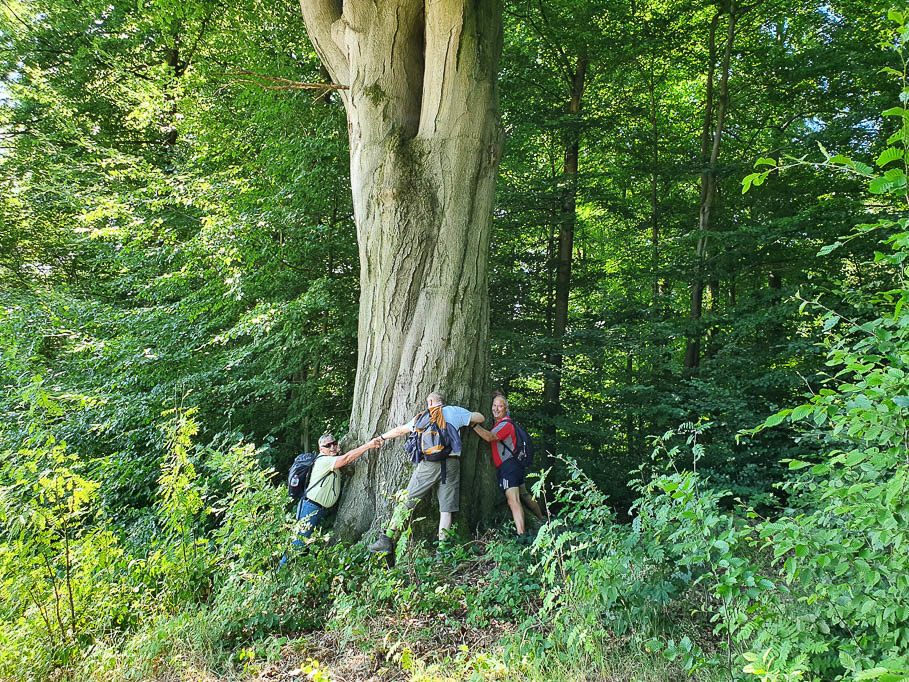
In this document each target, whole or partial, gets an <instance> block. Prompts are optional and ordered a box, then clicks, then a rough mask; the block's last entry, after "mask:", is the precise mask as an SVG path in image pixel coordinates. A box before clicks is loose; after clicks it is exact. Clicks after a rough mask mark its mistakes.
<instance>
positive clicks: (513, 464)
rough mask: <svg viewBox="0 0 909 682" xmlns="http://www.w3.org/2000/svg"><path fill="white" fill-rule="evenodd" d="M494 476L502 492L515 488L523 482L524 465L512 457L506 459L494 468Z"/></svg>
mask: <svg viewBox="0 0 909 682" xmlns="http://www.w3.org/2000/svg"><path fill="white" fill-rule="evenodd" d="M496 478H497V479H498V481H499V487H500V488H501V489H502V492H504V491H506V490H508V489H509V488H517V487H518V486H520V485H521V484H522V483H523V482H524V467H522V466H521V465H520V464H519V463H518V461H517V460H516V459H514V458H512V459H506V460H505V461H504V462H502V464H501V466H499V467H497V468H496Z"/></svg>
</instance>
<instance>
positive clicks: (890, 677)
mask: <svg viewBox="0 0 909 682" xmlns="http://www.w3.org/2000/svg"><path fill="white" fill-rule="evenodd" d="M889 18H890V20H891V21H893V22H894V23H895V24H896V31H895V37H894V39H893V40H892V41H891V42H887V43H885V44H884V45H883V47H884V48H885V49H888V50H891V51H893V52H894V53H895V54H896V55H897V57H898V58H899V61H900V64H901V69H892V68H887V69H885V71H886V72H887V73H889V74H891V75H893V76H894V77H896V78H897V79H898V80H899V83H900V95H899V98H900V102H901V104H900V106H896V107H893V108H891V109H888V110H887V111H884V112H883V115H884V116H886V117H895V118H896V120H897V122H898V126H897V129H896V131H895V132H894V133H893V134H892V135H891V136H890V137H889V138H888V140H887V143H888V145H889V146H888V147H887V148H886V149H885V150H884V151H883V152H881V153H880V154H879V155H878V157H877V158H876V160H875V164H876V166H877V168H878V169H879V170H877V171H875V170H874V169H873V168H872V167H871V166H869V165H867V164H863V163H861V162H858V161H854V160H852V159H851V158H849V157H847V156H845V155H842V154H836V155H831V154H829V153H828V152H827V151H826V150H824V149H823V147H822V148H821V151H822V152H823V154H824V157H825V159H824V161H821V162H819V163H814V164H808V163H807V162H806V161H804V159H791V160H789V162H788V163H786V164H784V165H781V166H777V165H776V163H775V162H774V161H772V160H770V159H759V161H758V164H759V165H770V166H772V167H771V168H770V169H768V170H763V171H760V172H758V173H753V174H751V175H749V176H748V177H746V178H745V180H744V181H743V191H747V190H748V189H749V188H750V187H751V186H752V185H759V184H761V183H762V182H763V181H764V180H765V179H766V178H767V176H768V174H769V173H771V172H774V171H777V170H782V169H784V168H787V167H791V166H795V165H813V166H817V167H822V168H825V169H834V170H836V171H840V172H848V173H855V174H858V175H860V176H862V177H864V178H866V179H867V180H868V191H869V192H870V193H871V194H874V195H876V196H877V197H878V199H877V201H876V202H875V203H878V204H885V205H886V206H887V209H886V210H885V211H883V217H881V218H880V219H879V220H878V221H877V222H875V223H873V224H866V225H860V226H859V227H858V228H857V229H856V231H855V233H854V234H852V235H850V236H849V237H846V239H851V238H855V237H856V236H858V235H862V234H867V233H869V232H872V231H877V232H878V233H883V234H885V235H886V237H885V238H884V240H883V241H882V244H884V245H886V246H887V247H888V251H886V252H884V251H882V252H878V253H876V255H875V262H876V263H877V264H878V265H879V266H884V267H887V268H888V269H889V270H890V271H892V273H893V274H894V277H895V280H896V282H897V286H896V287H895V288H893V289H890V290H886V291H880V292H878V293H876V294H875V295H874V296H873V297H872V298H871V300H870V303H871V304H872V305H873V306H874V309H875V310H876V312H877V315H876V316H871V318H872V319H870V320H868V321H862V320H853V319H848V318H846V317H844V316H842V315H841V314H838V313H837V312H835V311H834V310H832V309H831V308H829V307H828V306H827V305H826V304H824V303H823V302H822V301H820V300H810V299H803V300H802V309H803V310H804V309H809V310H814V311H817V312H818V314H819V321H820V323H821V324H822V328H823V332H824V337H825V338H824V343H825V345H826V347H827V358H828V359H827V366H828V367H829V368H830V373H829V375H828V376H827V378H826V380H825V382H824V384H823V387H822V388H821V389H820V390H818V391H817V392H816V393H814V394H813V395H811V396H810V399H809V400H808V402H806V403H805V404H803V405H800V406H798V407H795V408H793V409H787V410H782V411H781V412H778V413H777V414H775V415H773V416H771V417H769V418H768V419H767V420H766V421H765V422H764V423H763V424H762V425H761V426H759V427H758V428H757V429H755V430H754V431H758V430H760V429H763V428H770V427H773V426H776V425H777V424H780V423H782V422H783V421H784V420H788V421H790V422H792V423H793V424H794V425H802V426H803V427H804V428H805V429H806V430H811V431H814V432H816V431H818V430H819V429H820V430H821V431H822V434H823V435H822V437H823V439H824V441H825V443H826V445H827V449H826V454H825V456H824V457H822V458H821V459H820V461H812V462H807V461H800V460H798V459H792V460H790V461H789V467H790V469H791V470H792V471H793V472H795V473H794V476H795V477H794V478H793V479H792V480H791V481H790V482H787V483H786V484H785V485H784V486H783V488H784V489H785V490H786V492H788V493H789V496H790V500H791V509H789V510H788V511H787V513H786V514H785V515H784V516H782V517H780V518H778V519H775V520H772V521H766V522H764V523H762V524H761V525H760V526H759V527H758V529H759V533H760V537H761V538H762V539H763V541H764V542H765V544H766V546H768V547H771V548H772V549H773V553H774V557H775V559H776V561H777V562H778V565H779V566H780V569H781V573H782V578H783V581H784V587H783V588H782V589H781V594H780V599H779V603H780V608H781V611H780V612H779V614H778V615H776V616H775V617H774V616H773V615H772V614H771V613H767V614H765V615H764V617H763V618H762V619H759V620H756V621H755V623H754V624H753V625H754V629H753V642H752V643H751V644H752V649H753V651H752V653H750V654H748V656H747V657H748V659H749V661H750V662H749V665H748V666H746V668H745V671H746V672H748V673H751V674H753V675H756V676H758V677H761V679H766V680H772V679H788V678H787V677H786V676H793V675H796V674H800V673H803V672H804V674H805V675H806V676H808V677H816V676H820V677H822V678H825V679H830V678H834V677H847V678H853V679H863V680H864V679H880V680H887V681H888V682H892V681H895V680H900V679H906V677H907V676H909V655H907V651H909V497H907V496H909V480H907V478H909V412H907V409H909V310H907V308H906V306H905V304H906V302H907V300H909V288H907V286H906V279H905V275H906V272H905V265H904V264H905V261H906V258H907V257H909V217H907V208H909V194H907V189H909V188H907V174H909V173H907V150H909V109H907V108H906V107H907V103H909V87H907V77H906V76H907V60H906V55H905V51H904V46H905V44H906V42H907V40H909V12H899V11H891V12H890V13H889ZM840 244H841V242H835V243H834V244H831V245H829V246H826V247H824V248H823V249H821V251H820V253H819V255H824V254H828V253H831V252H833V251H834V250H835V249H836V248H837V247H838V246H839V245H840ZM758 652H761V653H758Z"/></svg>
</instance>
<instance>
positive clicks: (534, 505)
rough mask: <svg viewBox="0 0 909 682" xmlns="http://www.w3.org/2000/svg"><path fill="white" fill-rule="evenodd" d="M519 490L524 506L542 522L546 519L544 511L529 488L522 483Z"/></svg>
mask: <svg viewBox="0 0 909 682" xmlns="http://www.w3.org/2000/svg"><path fill="white" fill-rule="evenodd" d="M518 490H519V491H520V493H521V502H523V503H524V505H525V506H526V507H527V508H528V509H529V510H530V511H531V512H532V513H533V515H534V516H536V517H537V518H538V519H539V520H540V521H542V520H543V518H544V517H543V510H542V509H540V504H539V503H538V502H537V501H536V500H535V499H533V495H531V494H530V492H529V491H528V490H527V486H525V485H524V484H523V483H522V484H521V487H520V488H518Z"/></svg>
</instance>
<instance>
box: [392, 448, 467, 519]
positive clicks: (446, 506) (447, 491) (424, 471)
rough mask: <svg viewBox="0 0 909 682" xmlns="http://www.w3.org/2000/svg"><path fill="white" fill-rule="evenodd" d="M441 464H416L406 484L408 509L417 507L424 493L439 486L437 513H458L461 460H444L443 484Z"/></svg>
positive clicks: (424, 461) (453, 458)
mask: <svg viewBox="0 0 909 682" xmlns="http://www.w3.org/2000/svg"><path fill="white" fill-rule="evenodd" d="M441 481H442V463H441V462H427V461H426V460H423V461H422V462H420V463H419V464H417V466H416V468H415V469H414V470H413V474H412V475H411V477H410V483H408V484H407V502H406V503H405V504H406V505H407V507H408V508H409V509H413V508H414V507H416V506H417V503H418V502H419V501H420V498H422V497H423V496H424V495H425V494H426V493H428V492H429V491H430V489H431V488H432V487H433V486H434V485H435V484H436V483H438V484H439V511H440V512H456V511H458V506H459V499H458V488H459V486H460V482H461V460H460V459H459V458H457V457H449V458H448V459H446V460H445V483H442V482H441Z"/></svg>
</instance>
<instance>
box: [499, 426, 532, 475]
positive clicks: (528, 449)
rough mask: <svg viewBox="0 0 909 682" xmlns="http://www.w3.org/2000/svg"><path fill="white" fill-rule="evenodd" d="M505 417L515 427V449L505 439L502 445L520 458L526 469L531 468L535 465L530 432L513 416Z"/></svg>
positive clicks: (513, 455)
mask: <svg viewBox="0 0 909 682" xmlns="http://www.w3.org/2000/svg"><path fill="white" fill-rule="evenodd" d="M505 419H507V420H508V421H509V422H511V425H512V426H513V427H514V451H513V452H512V450H511V448H510V447H508V445H507V444H506V443H505V441H502V445H504V446H505V449H506V450H508V451H509V452H511V455H512V457H514V458H515V459H516V460H518V464H520V465H521V466H522V467H524V469H529V468H530V467H532V466H533V441H532V440H530V434H528V433H527V431H525V430H524V427H523V426H521V425H520V424H518V423H517V422H516V421H515V420H514V419H512V418H511V417H505Z"/></svg>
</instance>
